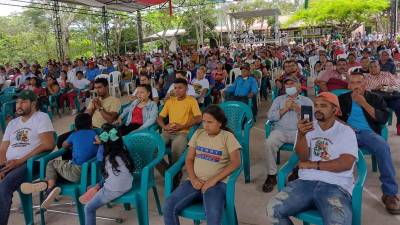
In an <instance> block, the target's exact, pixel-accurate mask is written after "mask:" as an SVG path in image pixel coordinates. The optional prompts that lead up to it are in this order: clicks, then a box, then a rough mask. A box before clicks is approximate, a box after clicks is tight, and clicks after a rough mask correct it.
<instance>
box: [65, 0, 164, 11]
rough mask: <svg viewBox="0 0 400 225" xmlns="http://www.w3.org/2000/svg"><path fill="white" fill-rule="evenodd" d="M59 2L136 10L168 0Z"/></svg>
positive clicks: (78, 0)
mask: <svg viewBox="0 0 400 225" xmlns="http://www.w3.org/2000/svg"><path fill="white" fill-rule="evenodd" d="M59 2H65V3H72V4H79V5H86V6H91V7H104V6H105V7H106V8H107V9H112V10H117V11H124V12H136V11H138V10H141V9H144V8H147V7H149V6H153V5H159V4H162V3H165V2H168V0H59Z"/></svg>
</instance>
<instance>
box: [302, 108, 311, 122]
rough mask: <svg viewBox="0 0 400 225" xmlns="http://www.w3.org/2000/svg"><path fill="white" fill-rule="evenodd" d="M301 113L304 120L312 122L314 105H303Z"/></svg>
mask: <svg viewBox="0 0 400 225" xmlns="http://www.w3.org/2000/svg"><path fill="white" fill-rule="evenodd" d="M300 114H301V119H302V120H308V121H309V122H312V118H313V116H312V115H313V113H312V106H308V105H302V106H301V113H300Z"/></svg>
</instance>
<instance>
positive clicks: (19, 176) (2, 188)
mask: <svg viewBox="0 0 400 225" xmlns="http://www.w3.org/2000/svg"><path fill="white" fill-rule="evenodd" d="M25 181H26V164H23V165H22V166H20V167H17V168H15V169H13V170H11V171H10V172H8V174H7V175H6V176H5V177H4V178H3V180H0V225H7V222H8V217H9V216H10V208H11V203H12V198H13V193H14V191H16V190H18V188H19V186H21V184H22V183H23V182H25Z"/></svg>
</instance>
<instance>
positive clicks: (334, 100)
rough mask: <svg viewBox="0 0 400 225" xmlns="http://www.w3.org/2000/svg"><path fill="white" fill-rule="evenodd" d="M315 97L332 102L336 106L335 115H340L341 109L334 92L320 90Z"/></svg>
mask: <svg viewBox="0 0 400 225" xmlns="http://www.w3.org/2000/svg"><path fill="white" fill-rule="evenodd" d="M317 98H322V99H324V100H325V101H327V102H329V103H331V104H333V105H334V106H335V107H336V108H338V111H337V113H336V115H337V116H341V115H342V111H341V110H340V104H339V99H338V97H337V96H336V95H335V94H332V93H330V92H321V93H319V95H318V96H317Z"/></svg>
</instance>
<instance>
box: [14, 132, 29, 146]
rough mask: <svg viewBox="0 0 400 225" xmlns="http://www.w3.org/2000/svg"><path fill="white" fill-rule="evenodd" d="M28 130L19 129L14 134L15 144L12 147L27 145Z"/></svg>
mask: <svg viewBox="0 0 400 225" xmlns="http://www.w3.org/2000/svg"><path fill="white" fill-rule="evenodd" d="M29 131H30V129H29V128H21V129H18V130H17V131H16V132H15V140H16V141H17V142H16V143H14V144H12V147H25V146H27V145H29Z"/></svg>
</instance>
